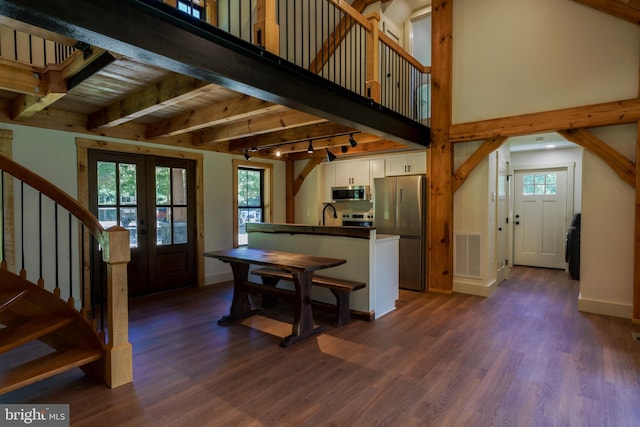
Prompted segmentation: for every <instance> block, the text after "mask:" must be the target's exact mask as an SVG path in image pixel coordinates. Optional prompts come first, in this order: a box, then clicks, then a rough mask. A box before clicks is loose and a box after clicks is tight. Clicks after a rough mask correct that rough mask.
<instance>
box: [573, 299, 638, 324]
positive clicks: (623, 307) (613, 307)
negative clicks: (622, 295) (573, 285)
mask: <svg viewBox="0 0 640 427" xmlns="http://www.w3.org/2000/svg"><path fill="white" fill-rule="evenodd" d="M578 311H583V312H585V313H594V314H603V315H605V316H614V317H622V318H623V319H631V318H632V314H633V307H632V306H631V304H620V303H616V302H611V301H600V300H594V299H589V298H583V297H582V292H581V293H580V294H578Z"/></svg>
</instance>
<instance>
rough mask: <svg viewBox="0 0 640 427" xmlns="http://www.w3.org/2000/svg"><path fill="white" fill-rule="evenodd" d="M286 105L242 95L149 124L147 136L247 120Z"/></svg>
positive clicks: (169, 134) (282, 108)
mask: <svg viewBox="0 0 640 427" xmlns="http://www.w3.org/2000/svg"><path fill="white" fill-rule="evenodd" d="M283 110H286V107H283V106H281V105H277V104H272V103H270V102H267V101H263V100H261V99H257V98H251V97H250V96H246V95H242V96H238V97H236V98H232V99H230V100H227V101H224V102H219V103H216V104H214V105H211V106H210V107H206V108H203V109H200V110H197V111H189V112H187V113H184V114H179V115H177V116H175V117H171V118H170V119H167V120H162V121H159V122H156V123H153V124H150V125H148V126H147V138H149V139H154V138H160V137H165V136H171V135H178V134H181V133H186V132H192V131H196V130H199V129H203V128H207V127H212V126H218V125H221V124H224V123H228V122H231V121H236V120H246V119H249V118H251V117H253V116H255V115H257V114H264V113H268V112H278V111H283Z"/></svg>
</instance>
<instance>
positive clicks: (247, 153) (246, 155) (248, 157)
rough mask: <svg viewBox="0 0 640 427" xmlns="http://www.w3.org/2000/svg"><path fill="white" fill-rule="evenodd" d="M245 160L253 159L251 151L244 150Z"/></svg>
mask: <svg viewBox="0 0 640 427" xmlns="http://www.w3.org/2000/svg"><path fill="white" fill-rule="evenodd" d="M244 158H245V159H247V160H249V159H251V156H250V155H249V150H244Z"/></svg>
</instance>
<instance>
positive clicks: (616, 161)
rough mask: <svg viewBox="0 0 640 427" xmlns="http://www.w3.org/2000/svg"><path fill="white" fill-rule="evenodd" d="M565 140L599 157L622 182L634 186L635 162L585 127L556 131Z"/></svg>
mask: <svg viewBox="0 0 640 427" xmlns="http://www.w3.org/2000/svg"><path fill="white" fill-rule="evenodd" d="M558 133H559V134H560V135H562V136H563V137H564V138H565V139H566V140H568V141H571V142H573V143H575V144H578V145H579V146H581V147H584V148H586V149H587V150H589V151H591V152H592V153H594V154H595V155H597V156H598V157H600V158H601V159H602V160H603V161H604V162H605V163H606V164H607V165H609V167H611V169H613V171H614V172H615V173H616V174H617V175H618V176H619V177H620V179H622V180H623V181H624V182H626V183H627V184H629V185H630V186H632V187H633V188H635V187H636V164H635V163H633V162H632V161H631V160H629V159H628V158H626V157H625V156H623V155H622V154H620V152H618V151H616V150H615V149H613V148H612V147H611V146H610V145H609V144H607V143H606V142H604V141H603V140H601V139H600V138H598V137H597V136H595V135H594V134H593V133H591V132H589V131H588V130H586V129H570V130H561V131H558Z"/></svg>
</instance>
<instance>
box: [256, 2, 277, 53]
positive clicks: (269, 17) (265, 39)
mask: <svg viewBox="0 0 640 427" xmlns="http://www.w3.org/2000/svg"><path fill="white" fill-rule="evenodd" d="M256 10H257V22H256V23H255V24H254V26H253V43H254V44H256V45H258V46H260V47H263V48H264V49H265V50H266V51H267V52H271V53H273V54H274V55H280V26H279V25H278V22H277V21H276V0H258V4H257V6H256Z"/></svg>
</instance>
